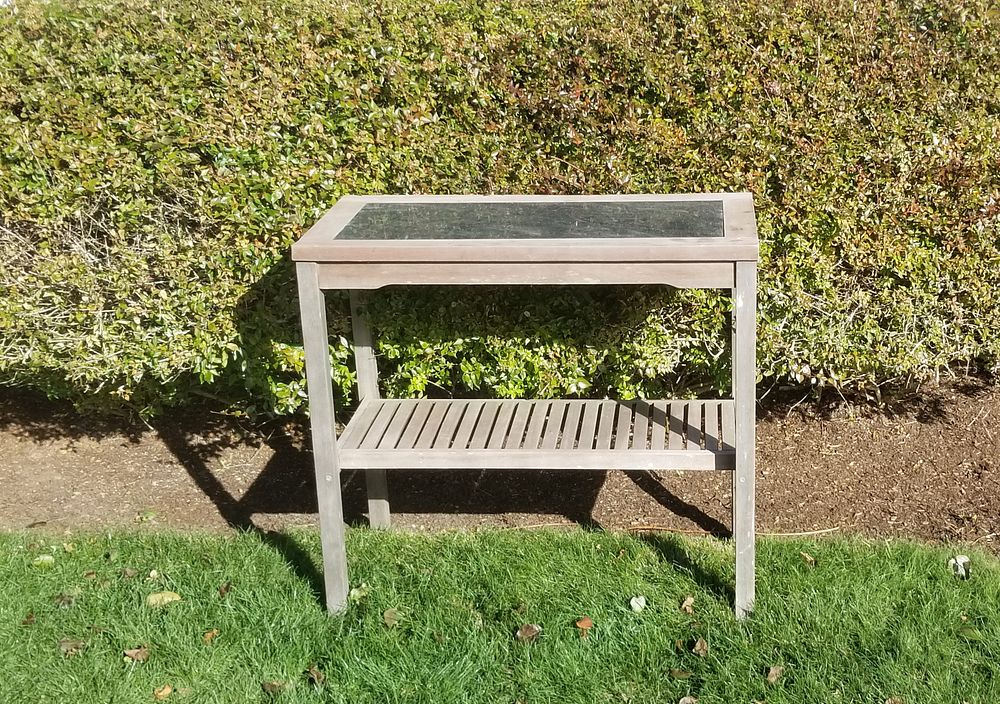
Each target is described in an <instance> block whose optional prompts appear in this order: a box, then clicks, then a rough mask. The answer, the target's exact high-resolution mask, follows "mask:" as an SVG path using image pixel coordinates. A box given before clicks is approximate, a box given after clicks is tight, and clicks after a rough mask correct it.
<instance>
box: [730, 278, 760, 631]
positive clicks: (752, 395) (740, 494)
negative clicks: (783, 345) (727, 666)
mask: <svg viewBox="0 0 1000 704" xmlns="http://www.w3.org/2000/svg"><path fill="white" fill-rule="evenodd" d="M733 303H734V309H735V310H734V316H733V317H734V334H733V397H734V399H735V404H736V471H735V472H734V477H733V487H734V494H733V542H734V543H735V545H736V616H737V617H738V618H743V617H744V616H746V615H747V614H749V613H750V612H751V611H752V610H753V605H754V569H755V544H754V504H755V498H754V479H755V463H754V457H755V440H756V427H755V426H756V415H757V414H756V402H757V400H756V386H757V364H756V357H757V353H756V347H757V321H756V315H757V264H756V263H755V262H737V263H736V288H735V289H733Z"/></svg>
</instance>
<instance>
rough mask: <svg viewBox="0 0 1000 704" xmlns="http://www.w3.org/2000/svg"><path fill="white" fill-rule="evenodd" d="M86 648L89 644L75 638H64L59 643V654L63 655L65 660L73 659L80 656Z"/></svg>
mask: <svg viewBox="0 0 1000 704" xmlns="http://www.w3.org/2000/svg"><path fill="white" fill-rule="evenodd" d="M86 647H87V644H86V643H85V642H83V641H82V640H76V639H74V638H62V639H61V640H60V641H59V652H60V653H62V656H63V657H64V658H71V657H74V656H75V655H79V654H80V651H81V650H83V649H84V648H86Z"/></svg>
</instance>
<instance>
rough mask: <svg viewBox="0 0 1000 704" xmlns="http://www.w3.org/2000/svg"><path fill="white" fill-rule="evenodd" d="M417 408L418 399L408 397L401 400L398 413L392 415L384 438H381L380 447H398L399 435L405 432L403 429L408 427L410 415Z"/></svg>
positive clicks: (385, 448) (389, 448) (384, 448)
mask: <svg viewBox="0 0 1000 704" xmlns="http://www.w3.org/2000/svg"><path fill="white" fill-rule="evenodd" d="M416 408H417V403H416V401H413V400H410V399H407V400H405V401H400V402H399V409H398V410H397V411H396V415H394V416H393V417H392V420H391V421H390V422H389V427H388V428H386V429H385V433H383V434H382V439H381V440H379V443H378V448H379V449H382V450H391V449H393V448H395V447H396V443H397V442H399V436H400V435H402V434H403V430H404V429H405V428H406V424H407V423H409V422H410V417H411V416H412V415H413V411H415V410H416Z"/></svg>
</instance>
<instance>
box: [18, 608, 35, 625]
mask: <svg viewBox="0 0 1000 704" xmlns="http://www.w3.org/2000/svg"><path fill="white" fill-rule="evenodd" d="M21 625H22V626H34V625H35V612H34V611H29V612H28V615H27V616H25V617H24V620H23V621H21Z"/></svg>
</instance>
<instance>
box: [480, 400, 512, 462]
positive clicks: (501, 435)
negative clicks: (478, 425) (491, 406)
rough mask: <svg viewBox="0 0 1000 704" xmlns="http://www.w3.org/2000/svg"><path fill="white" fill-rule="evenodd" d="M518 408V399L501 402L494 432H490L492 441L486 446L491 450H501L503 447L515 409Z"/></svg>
mask: <svg viewBox="0 0 1000 704" xmlns="http://www.w3.org/2000/svg"><path fill="white" fill-rule="evenodd" d="M515 408H517V401H504V402H503V403H501V404H500V412H499V413H497V419H496V421H495V422H494V423H493V432H492V433H490V441H489V442H488V443H487V444H486V447H487V448H489V449H490V450H499V449H501V448H502V447H503V443H504V441H505V440H506V439H507V433H508V432H509V430H510V421H511V418H513V417H514V409H515Z"/></svg>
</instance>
